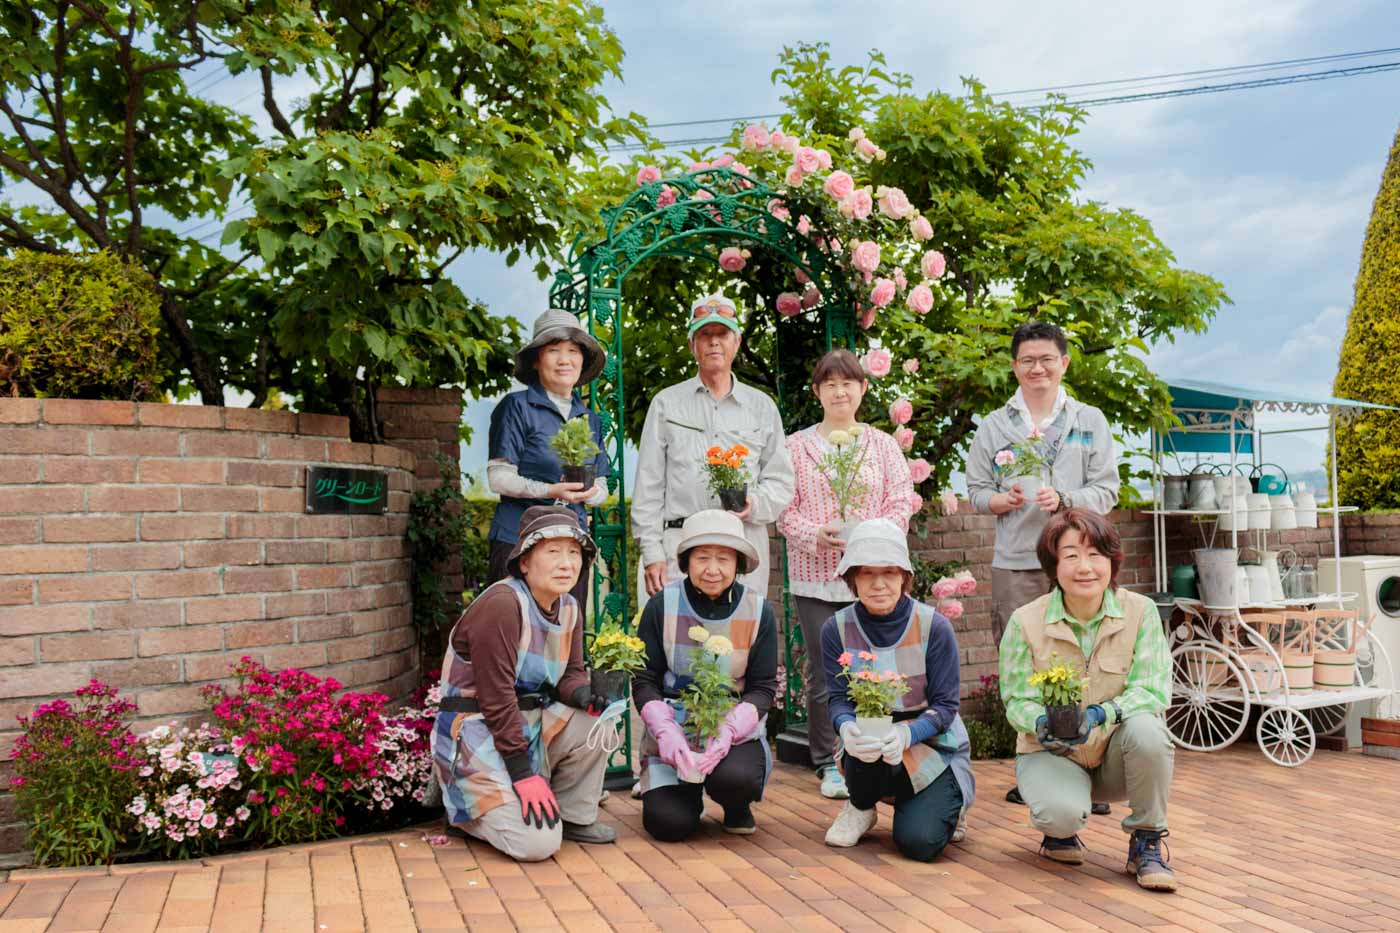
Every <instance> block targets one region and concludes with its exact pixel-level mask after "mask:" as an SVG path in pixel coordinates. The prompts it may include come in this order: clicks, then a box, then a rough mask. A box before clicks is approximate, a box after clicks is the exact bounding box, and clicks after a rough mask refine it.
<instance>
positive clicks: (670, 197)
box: [656, 185, 676, 207]
mask: <svg viewBox="0 0 1400 933" xmlns="http://www.w3.org/2000/svg"><path fill="white" fill-rule="evenodd" d="M675 203H676V192H675V189H673V188H672V187H671V186H670V185H662V186H661V193H660V194H658V195H657V196H656V206H657V207H670V206H671V205H672V204H675Z"/></svg>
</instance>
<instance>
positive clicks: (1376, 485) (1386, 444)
mask: <svg viewBox="0 0 1400 933" xmlns="http://www.w3.org/2000/svg"><path fill="white" fill-rule="evenodd" d="M1397 366H1400V132H1397V133H1396V135H1395V141H1394V142H1393V143H1392V144H1391V147H1390V158H1389V160H1388V161H1387V162H1386V166H1385V172H1384V173H1383V174H1382V175H1381V186H1380V190H1379V191H1377V192H1376V202H1375V204H1374V206H1372V208H1371V222H1370V224H1369V225H1368V226H1367V227H1366V240H1365V242H1364V243H1363V244H1362V246H1361V268H1360V270H1359V271H1358V272H1357V273H1356V298H1355V300H1354V301H1353V303H1352V306H1351V316H1350V317H1349V318H1348V319H1347V332H1346V337H1345V338H1343V340H1342V353H1341V359H1340V361H1339V362H1338V364H1337V379H1336V382H1335V384H1334V388H1333V392H1334V393H1335V394H1336V395H1338V396H1340V397H1341V398H1354V399H1359V400H1360V401H1363V402H1376V403H1378V404H1381V405H1397V406H1400V381H1397V380H1396V377H1395V373H1396V367H1397ZM1337 482H1338V485H1339V486H1340V487H1341V490H1340V498H1339V499H1338V501H1339V502H1341V503H1343V504H1344V505H1359V506H1361V507H1362V508H1363V509H1393V508H1400V413H1397V412H1393V411H1373V412H1365V413H1363V414H1360V415H1358V416H1357V417H1355V418H1353V419H1352V420H1350V421H1343V422H1339V423H1338V425H1337Z"/></svg>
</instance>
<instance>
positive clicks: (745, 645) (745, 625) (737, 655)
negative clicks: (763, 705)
mask: <svg viewBox="0 0 1400 933" xmlns="http://www.w3.org/2000/svg"><path fill="white" fill-rule="evenodd" d="M734 586H735V587H737V588H738V589H739V590H740V593H739V599H738V602H737V604H736V605H735V607H734V611H733V612H732V613H730V615H729V617H728V618H726V619H706V618H702V617H701V616H700V615H699V613H697V612H696V611H695V610H694V609H693V608H692V607H691V605H690V600H689V598H687V596H686V593H685V581H684V580H677V581H676V582H674V583H669V584H667V585H666V586H665V587H663V588H662V590H661V592H662V593H663V594H664V597H663V598H664V607H665V608H664V613H665V614H664V615H663V617H662V621H661V643H662V651H663V652H664V653H665V655H666V668H667V670H666V675H665V677H663V678H662V684H661V689H662V693H663V695H664V696H665V701H666V705H668V706H670V707H671V709H672V710H674V711H675V714H676V722H677V723H679V724H680V726H681V728H685V704H684V703H682V702H681V700H680V695H681V692H682V691H683V690H685V688H686V687H687V686H689V685H690V680H691V678H690V665H691V662H692V661H694V660H695V658H696V657H697V656H698V654H699V652H700V650H701V647H702V646H701V644H700V643H699V642H697V641H695V640H694V639H693V638H691V637H690V629H691V626H695V625H699V626H701V627H703V628H704V629H705V631H707V632H709V633H710V635H723V636H724V637H725V638H728V639H729V640H730V642H732V643H733V645H734V650H733V652H731V653H730V654H729V655H728V656H727V657H723V658H720V659H719V666H720V670H722V671H724V672H725V673H727V674H728V675H729V676H730V678H731V679H732V680H733V681H734V690H735V693H736V694H737V695H739V696H742V695H743V693H744V673H745V672H746V671H747V670H748V666H749V651H750V649H752V648H753V643H754V639H755V638H757V637H758V623H759V621H760V620H761V619H762V618H763V597H762V596H760V595H759V594H758V593H757V592H755V591H754V590H751V589H749V588H748V587H746V586H744V585H743V584H742V583H735V584H734ZM743 742H759V743H761V744H762V746H763V758H764V768H763V782H764V784H765V785H766V784H767V783H768V775H769V774H770V773H771V772H772V770H773V755H772V752H771V751H770V750H769V748H768V717H767V716H766V715H765V716H763V717H761V718H760V719H759V721H758V725H756V726H755V727H754V729H753V731H752V732H750V733H749V734H748V735H746V736H741V737H740V738H739V739H737V740H736V741H735V742H734V744H735V745H739V744H741V743H743ZM699 751H703V749H699ZM639 758H640V760H641V771H642V775H641V789H642V793H644V794H645V793H646V792H647V791H649V790H651V789H653V788H656V787H672V786H674V785H676V784H678V783H680V778H679V777H678V776H677V774H676V769H675V768H673V767H671V766H670V765H668V764H666V762H664V761H662V760H661V756H660V751H659V750H658V749H657V747H656V738H655V737H654V736H652V734H651V732H650V730H648V731H646V732H644V733H643V735H642V747H641V752H640V755H639Z"/></svg>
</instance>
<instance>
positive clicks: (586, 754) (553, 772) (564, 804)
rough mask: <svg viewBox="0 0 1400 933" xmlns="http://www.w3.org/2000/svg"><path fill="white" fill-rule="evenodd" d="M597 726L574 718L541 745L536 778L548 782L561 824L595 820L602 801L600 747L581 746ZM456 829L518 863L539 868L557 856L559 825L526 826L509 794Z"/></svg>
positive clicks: (581, 714)
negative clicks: (560, 817) (527, 863)
mask: <svg viewBox="0 0 1400 933" xmlns="http://www.w3.org/2000/svg"><path fill="white" fill-rule="evenodd" d="M597 722H598V719H597V717H594V716H589V715H588V714H587V713H584V712H581V711H580V712H575V713H574V715H572V716H570V717H569V721H568V723H567V724H566V725H565V726H564V728H562V729H560V730H559V732H558V733H556V734H555V736H554V739H553V740H552V741H550V742H549V743H547V745H546V747H545V754H544V755H543V757H542V760H541V761H540V768H541V770H540V774H541V776H542V777H543V778H544V779H545V780H547V781H549V787H550V789H551V790H552V791H554V799H555V800H557V801H558V802H559V812H560V815H561V816H562V818H563V819H565V820H568V821H569V822H570V823H579V824H581V825H584V826H587V825H589V824H591V823H593V822H594V821H595V820H597V819H598V798H599V797H601V796H602V795H603V767H604V765H605V764H606V763H607V757H608V753H607V752H606V751H604V749H603V746H602V744H601V743H599V745H598V747H597V748H596V749H592V748H589V747H588V744H587V743H588V732H589V730H590V729H591V728H592V727H593V725H594V724H595V723H597ZM462 829H463V830H464V831H465V832H466V833H467V835H469V836H474V837H475V838H477V839H480V840H481V841H482V842H485V843H489V844H490V845H491V846H493V847H494V848H496V849H498V850H500V851H501V852H504V853H505V854H506V855H509V856H510V857H511V858H513V859H516V860H518V861H521V862H540V861H543V860H545V859H547V858H549V857H550V856H551V855H553V854H554V853H555V852H558V851H559V846H560V845H561V844H562V842H563V832H564V827H563V825H562V824H561V823H555V824H554V825H553V826H552V827H550V826H545V827H536V826H535V825H534V824H533V823H526V822H525V821H524V819H522V818H521V815H520V800H519V799H518V798H517V797H516V796H515V795H514V794H511V795H510V798H509V799H508V800H507V801H506V802H505V803H504V804H502V805H501V806H499V807H494V808H492V809H490V810H487V811H486V812H485V813H484V814H482V816H481V818H480V819H478V820H473V821H472V822H471V823H468V824H466V825H464V826H462Z"/></svg>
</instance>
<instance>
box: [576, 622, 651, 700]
mask: <svg viewBox="0 0 1400 933" xmlns="http://www.w3.org/2000/svg"><path fill="white" fill-rule="evenodd" d="M587 637H588V642H589V644H588V660H589V664H590V667H589V673H588V676H589V679H590V680H591V681H592V685H593V692H594V693H596V694H598V695H600V696H603V697H606V698H607V700H608V702H609V703H611V702H613V701H615V700H620V699H622V698H623V697H624V696H626V695H627V678H628V677H629V676H631V675H632V674H633V673H635V672H636V671H639V670H641V669H642V668H643V667H644V666H645V665H646V663H647V650H646V643H645V642H643V641H642V640H641V639H640V638H638V637H637V636H636V635H632V634H629V633H628V632H626V631H623V628H622V626H621V625H619V624H618V623H616V622H606V623H604V624H603V625H602V626H601V627H599V629H598V630H597V631H596V632H590V633H589V634H588V636H587Z"/></svg>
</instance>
